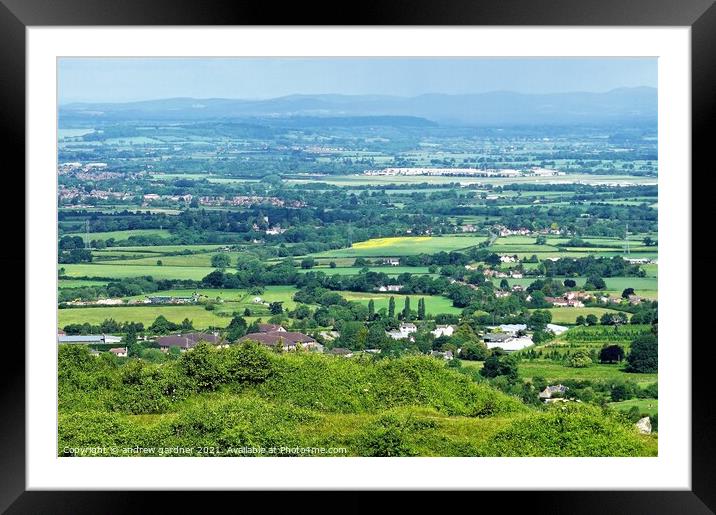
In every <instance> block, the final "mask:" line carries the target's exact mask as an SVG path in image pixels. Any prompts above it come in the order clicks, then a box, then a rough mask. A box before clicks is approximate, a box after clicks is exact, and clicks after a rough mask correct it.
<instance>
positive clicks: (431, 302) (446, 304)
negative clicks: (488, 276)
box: [338, 291, 462, 315]
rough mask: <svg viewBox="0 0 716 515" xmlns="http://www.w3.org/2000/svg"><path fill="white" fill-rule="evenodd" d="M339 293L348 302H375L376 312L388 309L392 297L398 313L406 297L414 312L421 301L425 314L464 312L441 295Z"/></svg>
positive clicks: (365, 303) (366, 303)
mask: <svg viewBox="0 0 716 515" xmlns="http://www.w3.org/2000/svg"><path fill="white" fill-rule="evenodd" d="M338 293H340V294H341V295H342V296H343V297H344V298H345V299H346V300H350V301H356V302H360V303H361V304H364V305H368V302H370V301H371V300H373V302H374V303H375V310H376V311H378V310H379V309H381V308H385V309H388V302H389V300H390V297H391V296H392V297H393V298H395V310H396V312H397V311H399V310H401V309H402V308H403V306H404V303H405V298H406V297H410V308H411V309H412V310H417V309H418V300H419V299H425V312H426V313H427V314H429V315H437V314H439V313H454V314H459V313H461V312H462V309H460V308H456V307H454V306H453V305H452V301H451V300H450V299H448V298H445V297H441V296H440V295H400V294H397V293H362V292H361V293H357V292H349V291H341V292H338Z"/></svg>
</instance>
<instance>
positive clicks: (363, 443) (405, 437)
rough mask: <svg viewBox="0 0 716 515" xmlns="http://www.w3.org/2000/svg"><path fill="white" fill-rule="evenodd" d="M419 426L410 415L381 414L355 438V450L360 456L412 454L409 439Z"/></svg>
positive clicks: (412, 450)
mask: <svg viewBox="0 0 716 515" xmlns="http://www.w3.org/2000/svg"><path fill="white" fill-rule="evenodd" d="M420 428H421V427H420V425H417V427H416V424H415V423H414V421H413V420H412V419H411V418H410V417H407V418H405V417H398V416H396V415H392V414H388V415H383V416H382V417H380V418H379V419H378V420H376V421H375V422H373V423H372V424H369V425H368V427H366V428H365V429H364V430H363V432H362V433H361V435H360V436H359V437H358V438H356V441H355V447H356V451H357V452H358V454H359V455H360V456H382V457H390V456H414V455H415V454H416V452H415V450H414V449H413V448H412V446H411V445H410V443H409V440H410V439H411V437H412V436H413V435H414V434H415V432H416V430H418V429H420Z"/></svg>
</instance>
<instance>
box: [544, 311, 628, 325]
mask: <svg viewBox="0 0 716 515" xmlns="http://www.w3.org/2000/svg"><path fill="white" fill-rule="evenodd" d="M530 311H534V310H533V309H532V310H530ZM547 311H549V312H550V313H552V323H553V324H572V325H573V324H574V323H575V321H576V320H577V317H578V316H580V315H581V316H583V317H586V316H587V315H595V316H596V317H597V318H599V317H601V316H602V315H603V314H604V313H618V311H616V310H614V309H607V308H549V309H548V310H547ZM626 315H627V316H628V317H631V315H629V313H626Z"/></svg>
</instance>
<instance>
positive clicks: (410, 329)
mask: <svg viewBox="0 0 716 515" xmlns="http://www.w3.org/2000/svg"><path fill="white" fill-rule="evenodd" d="M417 330H418V328H417V327H415V324H400V327H398V329H397V330H394V331H386V334H387V335H388V336H390V337H391V338H393V339H394V340H400V339H402V338H409V337H410V335H411V334H412V333H414V332H417Z"/></svg>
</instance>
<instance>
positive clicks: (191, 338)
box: [157, 333, 225, 352]
mask: <svg viewBox="0 0 716 515" xmlns="http://www.w3.org/2000/svg"><path fill="white" fill-rule="evenodd" d="M202 341H204V342H207V343H211V344H214V345H218V346H224V345H225V343H224V340H223V339H222V338H221V337H220V336H219V334H218V333H213V334H210V333H187V334H173V335H170V336H160V337H159V338H157V344H158V345H159V349H160V350H162V351H164V352H167V351H168V350H169V349H170V348H172V347H179V349H180V350H181V351H182V352H183V351H187V350H189V349H192V348H194V347H196V345H197V344H198V343H199V342H202Z"/></svg>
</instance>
